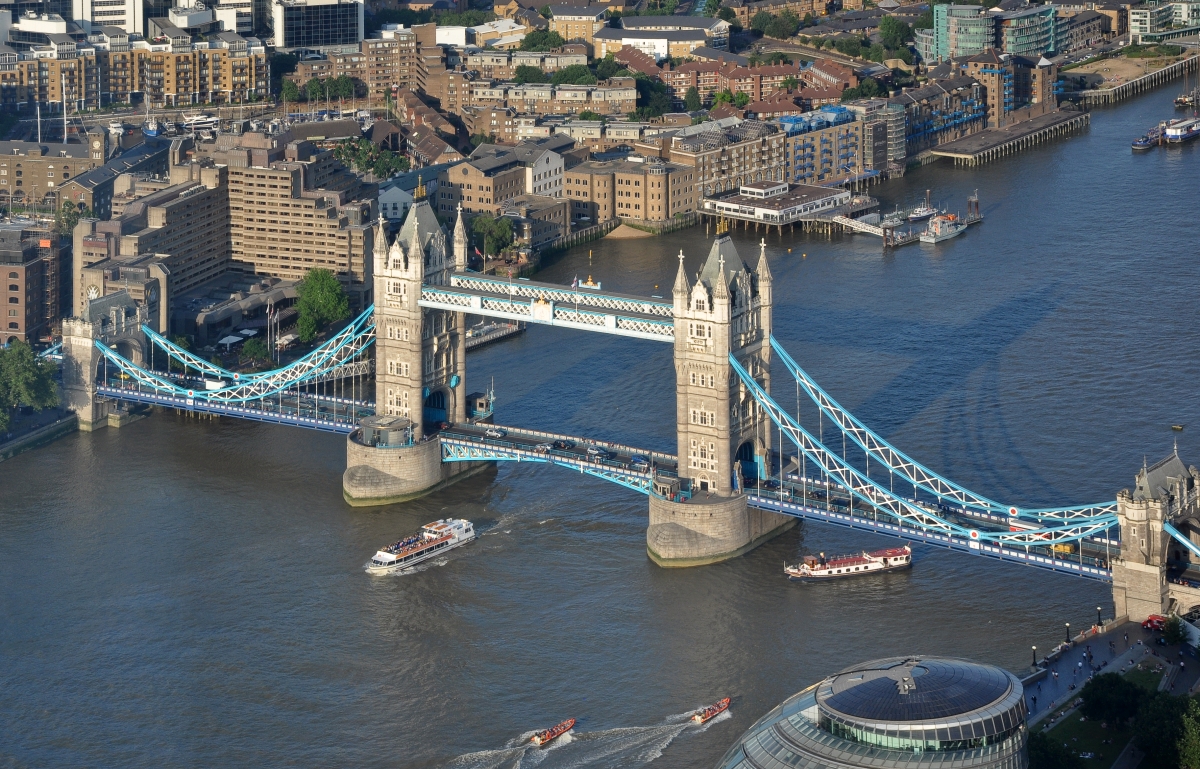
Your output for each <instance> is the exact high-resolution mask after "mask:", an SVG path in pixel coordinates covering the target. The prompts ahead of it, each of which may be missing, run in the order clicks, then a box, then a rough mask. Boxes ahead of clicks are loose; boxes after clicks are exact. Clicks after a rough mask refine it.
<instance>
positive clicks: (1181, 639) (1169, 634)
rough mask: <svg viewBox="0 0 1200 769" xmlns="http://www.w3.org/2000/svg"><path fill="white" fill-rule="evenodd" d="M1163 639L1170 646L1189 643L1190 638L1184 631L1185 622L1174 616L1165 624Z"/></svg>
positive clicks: (1168, 618)
mask: <svg viewBox="0 0 1200 769" xmlns="http://www.w3.org/2000/svg"><path fill="white" fill-rule="evenodd" d="M1163 639H1164V640H1165V641H1166V642H1167V643H1169V644H1172V645H1174V644H1181V643H1187V640H1188V636H1187V633H1186V632H1185V631H1184V629H1183V620H1181V619H1180V618H1179V617H1178V616H1177V615H1175V614H1172V615H1171V616H1170V617H1167V621H1166V623H1164V624H1163Z"/></svg>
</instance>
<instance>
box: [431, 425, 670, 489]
mask: <svg viewBox="0 0 1200 769" xmlns="http://www.w3.org/2000/svg"><path fill="white" fill-rule="evenodd" d="M441 441H442V461H443V462H540V463H543V464H552V465H559V466H560V467H566V468H569V469H571V470H575V471H578V472H580V473H583V474H585V475H591V476H594V477H596V478H600V479H603V480H606V481H611V482H612V483H616V484H618V485H621V486H624V487H625V488H627V489H632V490H634V491H636V492H639V493H641V494H649V493H650V489H651V486H652V485H653V474H652V471H651V470H649V469H646V470H644V471H636V470H631V469H629V468H628V467H626V466H625V465H622V464H618V463H616V462H606V461H604V460H593V459H586V458H584V457H580V456H578V455H574V454H567V453H565V452H537V451H532V450H530V449H527V448H524V447H523V446H520V445H518V444H516V443H513V442H511V441H505V440H504V439H502V438H486V437H474V436H472V437H466V436H461V435H446V434H443V435H442V436H441Z"/></svg>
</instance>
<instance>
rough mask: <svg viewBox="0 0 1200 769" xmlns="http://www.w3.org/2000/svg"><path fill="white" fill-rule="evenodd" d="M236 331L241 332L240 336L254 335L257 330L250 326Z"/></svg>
mask: <svg viewBox="0 0 1200 769" xmlns="http://www.w3.org/2000/svg"><path fill="white" fill-rule="evenodd" d="M238 333H239V334H241V335H242V336H254V335H255V334H257V333H258V331H256V330H254V329H252V328H245V329H242V330H241V331H239V332H238Z"/></svg>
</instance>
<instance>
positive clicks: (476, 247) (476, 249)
mask: <svg viewBox="0 0 1200 769" xmlns="http://www.w3.org/2000/svg"><path fill="white" fill-rule="evenodd" d="M475 256H483V254H481V253H479V246H475Z"/></svg>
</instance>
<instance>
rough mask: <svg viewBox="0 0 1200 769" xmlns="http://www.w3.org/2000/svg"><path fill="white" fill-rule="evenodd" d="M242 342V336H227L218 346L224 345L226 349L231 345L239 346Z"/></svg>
mask: <svg viewBox="0 0 1200 769" xmlns="http://www.w3.org/2000/svg"><path fill="white" fill-rule="evenodd" d="M241 341H244V339H243V338H242V337H240V336H227V337H225V338H224V339H222V340H221V341H219V342H217V344H223V345H225V346H226V347H228V346H229V345H231V344H237V343H238V342H241Z"/></svg>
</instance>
